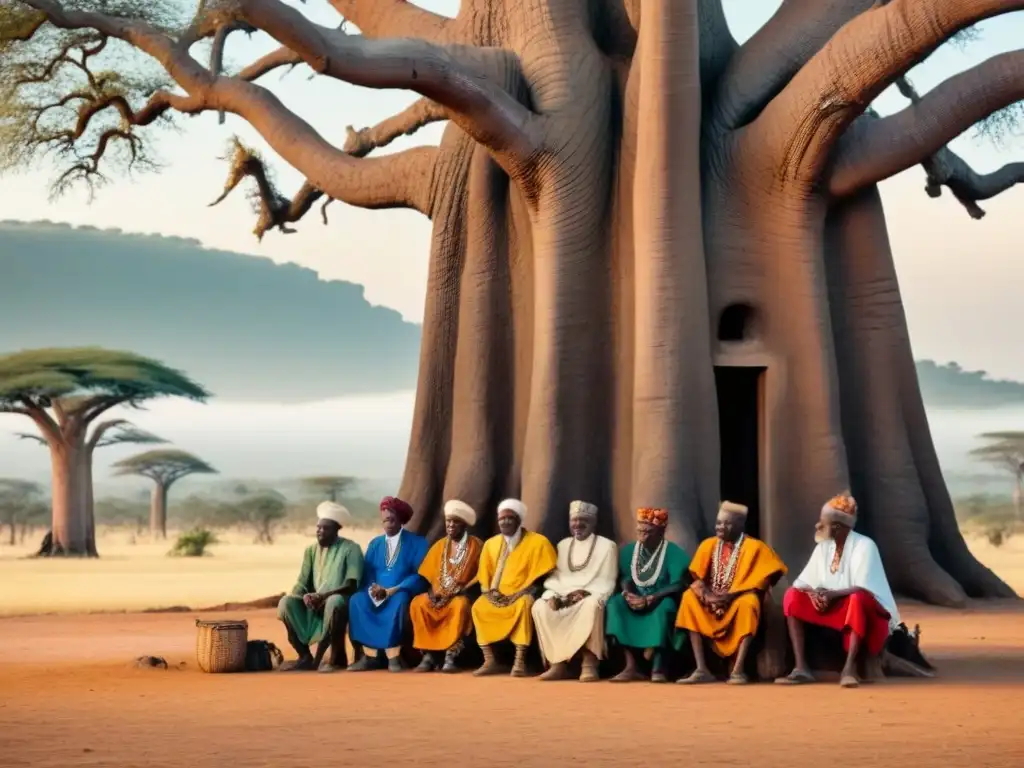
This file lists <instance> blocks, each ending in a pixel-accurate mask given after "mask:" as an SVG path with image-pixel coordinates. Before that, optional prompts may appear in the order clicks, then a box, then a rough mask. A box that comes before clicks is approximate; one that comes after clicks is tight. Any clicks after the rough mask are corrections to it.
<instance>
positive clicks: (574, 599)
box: [566, 589, 590, 605]
mask: <svg viewBox="0 0 1024 768" xmlns="http://www.w3.org/2000/svg"><path fill="white" fill-rule="evenodd" d="M588 597H590V593H589V592H587V590H585V589H577V590H576V591H575V592H570V593H569V596H568V597H567V598H566V602H567V603H568V604H569V605H576V603H578V602H579V601H580V600H584V599H586V598H588Z"/></svg>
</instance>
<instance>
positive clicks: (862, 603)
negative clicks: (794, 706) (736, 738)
mask: <svg viewBox="0 0 1024 768" xmlns="http://www.w3.org/2000/svg"><path fill="white" fill-rule="evenodd" d="M856 523H857V502H856V501H855V500H854V499H853V497H852V496H850V495H849V494H840V495H839V496H836V497H835V498H833V499H830V500H829V502H828V503H827V504H825V506H824V507H823V508H822V510H821V519H820V520H819V521H818V524H817V525H816V526H815V536H814V540H815V541H816V542H817V546H816V547H815V548H814V552H813V553H812V554H811V559H810V560H809V561H808V562H807V565H806V567H805V568H804V570H803V572H802V573H801V574H800V575H799V576H798V577H797V579H796V581H795V582H794V583H793V586H792V587H791V588H790V589H789V590H788V591H787V592H786V597H785V600H784V601H783V604H782V607H783V611H784V613H785V614H786V621H787V623H788V625H789V636H790V639H791V640H792V641H793V653H794V655H795V656H796V666H795V667H794V668H793V671H792V672H791V673H790V674H789V675H787V676H786V677H780V678H779V679H778V680H776V682H777V683H784V684H788V685H798V684H800V683H810V682H814V676H813V674H812V673H811V670H810V668H809V667H808V665H807V658H806V654H805V648H804V624H813V625H816V626H820V627H827V628H829V629H834V630H837V631H839V632H842V634H843V647H844V648H845V650H846V664H845V665H844V666H843V671H842V675H841V677H840V683H839V684H840V685H841V686H842V687H844V688H856V687H857V686H858V685H859V680H858V679H857V661H858V659H859V658H861V656H862V655H866V657H867V658H868V659H877V658H878V657H879V655H880V654H881V653H882V650H883V649H884V648H885V643H886V641H887V640H888V639H889V633H890V632H891V631H892V630H893V629H894V628H895V627H898V626H899V624H900V617H899V612H898V611H897V608H896V601H895V599H893V596H892V590H891V589H890V588H889V582H888V580H887V579H886V578H885V569H884V568H883V567H882V558H881V556H880V555H879V554H878V547H877V546H875V542H873V541H872V540H871V539H869V538H868V537H867V536H862V535H861V534H859V533H856V532H855V531H854V530H853V528H854V526H855V525H856Z"/></svg>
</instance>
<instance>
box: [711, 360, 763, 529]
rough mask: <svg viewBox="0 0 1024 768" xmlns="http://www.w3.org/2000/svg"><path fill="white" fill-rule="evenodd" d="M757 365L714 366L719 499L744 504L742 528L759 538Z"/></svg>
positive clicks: (760, 460) (759, 376)
mask: <svg viewBox="0 0 1024 768" xmlns="http://www.w3.org/2000/svg"><path fill="white" fill-rule="evenodd" d="M765 371H766V369H765V368H763V367H761V368H759V367H740V366H716V367H715V386H716V389H717V391H718V434H719V438H720V443H721V473H720V477H719V484H720V494H721V498H722V500H723V501H724V500H728V501H733V502H736V503H737V504H744V505H746V506H747V507H748V508H749V510H750V512H749V513H748V515H747V528H746V531H747V533H748V534H750V535H751V536H754V537H755V538H761V523H762V521H761V479H762V478H761V475H762V467H763V449H762V446H763V445H764V440H763V437H764V435H763V431H764V430H763V427H762V424H763V418H762V416H763V411H764V408H763V405H764V374H765Z"/></svg>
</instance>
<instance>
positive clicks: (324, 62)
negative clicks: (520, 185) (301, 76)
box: [235, 0, 543, 172]
mask: <svg viewBox="0 0 1024 768" xmlns="http://www.w3.org/2000/svg"><path fill="white" fill-rule="evenodd" d="M235 2H236V3H237V5H238V8H239V18H240V20H244V21H246V22H248V23H249V24H252V25H253V26H255V27H258V28H259V29H262V30H263V31H265V32H266V33H267V34H269V35H271V36H272V37H274V38H275V39H276V40H277V41H278V42H279V43H281V44H282V45H284V46H286V47H287V48H290V49H291V50H293V51H295V52H296V53H298V54H300V55H301V56H302V58H303V59H304V60H305V62H306V63H307V64H308V65H309V66H310V68H312V69H313V71H315V72H318V73H321V74H325V75H328V76H330V77H334V78H337V79H339V80H344V81H345V82H348V83H351V84H353V85H361V86H364V87H366V88H402V89H408V90H412V91H415V92H417V93H419V94H420V95H421V96H425V97H427V98H429V99H432V100H434V101H436V102H438V103H439V104H442V105H444V106H445V107H446V108H447V109H448V110H449V111H450V117H451V119H452V120H453V121H454V122H455V123H457V124H458V125H459V127H460V128H462V129H463V130H464V131H465V132H466V133H467V134H469V135H470V136H471V137H472V138H474V139H475V140H476V141H477V142H479V143H480V144H482V145H483V146H485V147H487V148H488V149H490V150H491V152H492V153H493V154H494V156H495V159H496V160H497V161H498V163H499V164H501V165H502V166H503V167H504V168H505V169H506V170H507V171H510V172H513V171H515V170H516V169H518V168H521V167H522V166H523V165H524V164H526V162H527V161H528V160H530V159H532V158H533V157H534V156H535V154H536V153H537V152H538V151H539V150H540V148H541V143H542V141H543V130H542V126H541V119H540V117H539V116H538V115H536V114H534V113H533V112H531V111H530V110H529V109H527V108H526V107H525V106H523V105H522V104H520V103H519V101H518V100H517V99H516V97H515V96H513V95H512V94H510V93H509V92H507V91H506V90H505V89H504V88H503V87H502V86H501V85H500V84H499V83H498V82H497V81H496V80H494V79H491V78H489V77H487V76H486V74H482V73H486V72H487V71H488V70H489V69H492V68H493V62H492V61H491V59H492V58H493V55H495V52H493V51H491V52H487V51H485V50H483V49H479V48H473V47H442V46H438V45H435V44H433V43H429V42H426V41H424V40H414V39H387V40H369V39H367V38H364V37H359V36H354V35H348V34H346V33H345V32H344V31H342V30H340V29H336V30H332V29H327V28H326V27H321V26H319V25H317V24H314V23H313V22H311V21H310V20H309V19H307V18H306V17H305V16H303V15H302V14H301V13H300V12H299V11H298V10H296V9H295V8H292V7H291V6H288V5H285V4H284V3H282V2H280V0H235ZM497 55H499V56H502V57H507V56H509V54H507V53H505V52H497Z"/></svg>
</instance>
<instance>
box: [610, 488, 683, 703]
mask: <svg viewBox="0 0 1024 768" xmlns="http://www.w3.org/2000/svg"><path fill="white" fill-rule="evenodd" d="M636 518H637V524H636V539H637V540H636V541H635V542H633V543H632V544H627V545H626V546H624V547H623V548H622V549H621V550H620V551H619V573H621V574H624V576H623V579H622V592H620V593H619V594H616V595H614V596H612V598H611V600H609V601H608V606H607V608H605V617H606V618H605V634H606V635H607V637H608V638H609V639H610V640H612V641H614V642H616V643H618V644H619V645H621V646H622V648H623V650H624V651H625V654H626V668H625V669H624V670H622V672H620V673H619V674H618V675H616V676H615V677H613V678H612V681H613V682H620V683H621V682H631V681H633V680H640V679H642V677H641V675H640V673H639V672H638V671H637V662H636V656H635V653H636V651H642V652H643V654H644V656H645V658H648V659H651V660H652V662H651V682H653V683H663V682H665V680H666V677H665V666H664V665H665V658H664V652H665V651H666V650H668V649H669V648H672V647H675V648H676V649H677V650H678V649H679V647H680V645H681V640H682V635H680V634H679V633H677V632H676V630H675V621H676V613H677V612H678V610H679V596H680V595H681V594H682V592H683V587H684V586H685V583H684V580H685V578H686V568H687V566H689V564H690V557H689V555H687V554H686V552H684V551H683V550H682V548H680V547H679V546H677V545H676V544H673V543H672V542H670V541H667V540H666V539H665V527H666V526H667V525H668V512H667V511H666V510H664V509H648V508H641V509H638V510H637V513H636Z"/></svg>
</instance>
